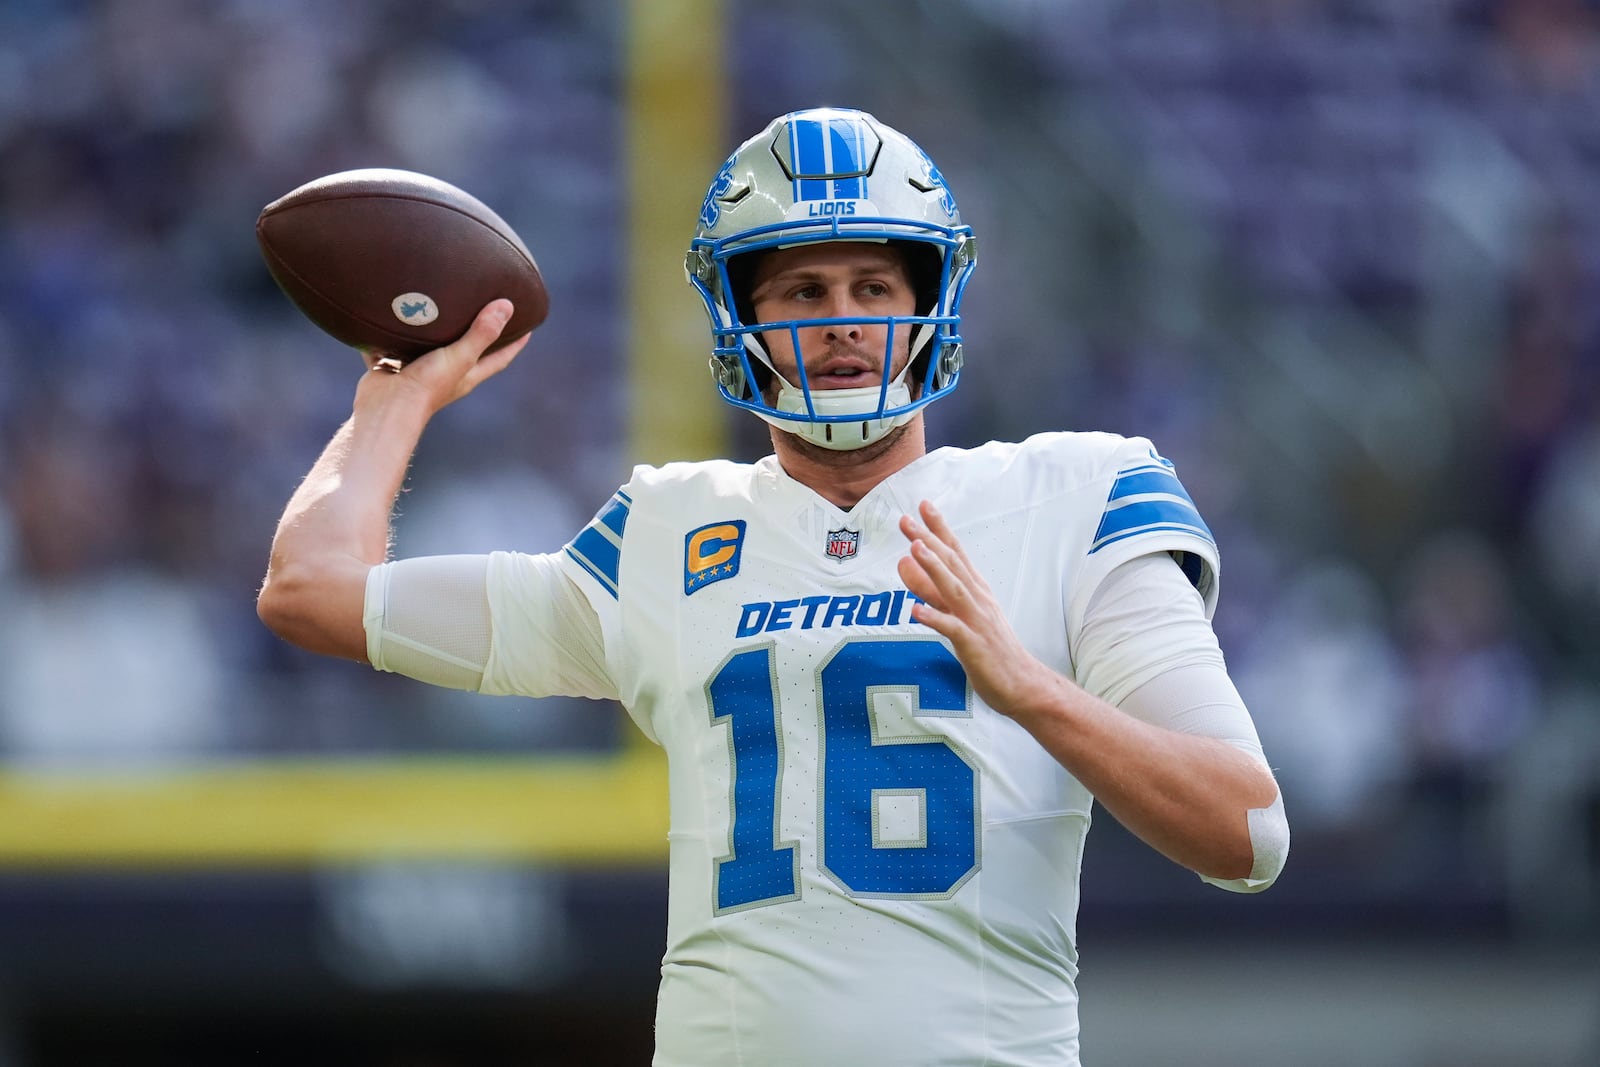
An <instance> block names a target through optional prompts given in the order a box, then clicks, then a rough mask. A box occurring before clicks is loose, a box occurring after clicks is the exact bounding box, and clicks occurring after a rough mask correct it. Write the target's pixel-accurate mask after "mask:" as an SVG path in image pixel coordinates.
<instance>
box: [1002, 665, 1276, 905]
mask: <svg viewBox="0 0 1600 1067" xmlns="http://www.w3.org/2000/svg"><path fill="white" fill-rule="evenodd" d="M1036 670H1037V677H1036V679H1035V681H1034V684H1033V685H1032V686H1030V687H1029V688H1030V691H1029V694H1028V695H1027V696H1026V697H1024V698H1022V699H1020V700H1018V701H1016V702H1015V703H1014V704H1013V705H1012V706H1011V707H1008V708H1004V709H1000V710H1002V711H1004V712H1006V713H1007V714H1009V715H1010V716H1011V717H1012V718H1014V719H1016V720H1017V722H1018V723H1019V724H1021V725H1022V726H1023V728H1025V729H1026V730H1027V731H1028V732H1029V733H1031V734H1032V735H1033V736H1034V738H1035V739H1037V740H1038V742H1039V744H1040V745H1041V746H1043V747H1044V749H1045V750H1046V751H1047V752H1049V753H1050V754H1051V755H1052V756H1053V757H1054V758H1055V759H1056V761H1057V762H1059V763H1060V764H1061V765H1062V766H1063V767H1065V768H1066V769H1067V770H1068V771H1069V772H1070V773H1071V774H1072V775H1073V777H1075V778H1077V779H1078V780H1079V781H1080V782H1082V783H1083V784H1084V786H1085V788H1087V789H1088V790H1089V791H1090V792H1091V793H1093V794H1094V796H1095V799H1096V800H1098V801H1099V802H1100V803H1101V805H1103V806H1104V807H1105V809H1106V810H1107V811H1108V812H1110V813H1111V814H1112V816H1113V817H1115V818H1116V819H1117V821H1118V822H1120V823H1122V824H1123V825H1124V826H1126V827H1127V828H1128V829H1129V830H1130V831H1132V832H1133V833H1134V834H1135V835H1137V836H1138V837H1139V838H1140V839H1141V840H1143V841H1144V842H1146V843H1147V844H1149V845H1150V846H1151V847H1153V848H1155V849H1156V850H1157V851H1159V852H1160V853H1161V854H1162V855H1164V856H1166V857H1167V858H1168V859H1171V860H1173V861H1174V862H1176V863H1179V864H1182V865H1183V866H1185V867H1188V868H1189V869H1191V870H1193V871H1195V872H1197V873H1199V874H1203V875H1207V876H1209V877H1211V878H1217V879H1230V880H1231V879H1240V878H1246V877H1249V876H1250V874H1251V871H1252V868H1253V867H1254V865H1255V849H1254V845H1253V843H1252V840H1251V834H1250V825H1249V812H1250V811H1251V810H1252V809H1260V808H1267V807H1270V806H1271V805H1272V803H1273V801H1274V800H1275V799H1276V797H1277V784H1276V783H1275V782H1274V781H1273V778H1272V775H1271V773H1270V772H1269V771H1268V770H1267V768H1266V767H1265V766H1264V765H1263V764H1262V763H1260V762H1259V761H1258V760H1256V759H1254V758H1253V757H1251V756H1249V755H1247V754H1246V753H1244V752H1242V751H1240V750H1239V749H1237V748H1234V747H1233V746H1231V745H1229V744H1227V743H1226V742H1224V741H1220V740H1218V739H1216V738H1212V737H1201V736H1195V735H1191V734H1182V733H1178V732H1176V731H1174V730H1168V729H1166V728H1164V727H1161V726H1155V725H1152V724H1150V723H1146V722H1142V721H1140V720H1138V719H1136V718H1134V717H1133V716H1131V715H1128V714H1126V713H1125V712H1123V711H1121V710H1119V709H1118V708H1116V707H1114V706H1113V705H1111V704H1108V703H1107V702H1105V701H1103V700H1101V699H1099V698H1097V697H1094V696H1092V695H1090V694H1089V693H1087V692H1085V691H1084V690H1083V689H1081V688H1079V687H1078V686H1077V685H1075V684H1074V683H1073V682H1071V681H1070V680H1069V679H1067V678H1064V677H1062V676H1061V675H1059V674H1057V673H1056V672H1054V671H1051V670H1049V669H1048V668H1047V667H1045V666H1044V665H1043V664H1039V665H1038V666H1037V668H1036Z"/></svg>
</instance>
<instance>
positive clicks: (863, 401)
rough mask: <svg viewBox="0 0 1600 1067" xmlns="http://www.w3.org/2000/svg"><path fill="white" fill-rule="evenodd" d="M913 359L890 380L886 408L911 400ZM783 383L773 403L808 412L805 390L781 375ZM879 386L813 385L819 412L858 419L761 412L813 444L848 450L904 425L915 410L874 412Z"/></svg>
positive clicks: (813, 402) (779, 407)
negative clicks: (879, 414)
mask: <svg viewBox="0 0 1600 1067" xmlns="http://www.w3.org/2000/svg"><path fill="white" fill-rule="evenodd" d="M911 363H912V361H911V360H907V361H906V365H905V366H904V367H902V368H901V369H900V373H899V374H898V375H896V376H895V379H894V381H892V382H890V383H889V388H888V390H887V391H886V392H885V393H884V395H883V400H882V404H883V408H884V410H887V411H892V410H894V409H895V408H899V407H904V406H906V405H907V404H909V403H911V387H910V386H908V385H907V384H906V382H905V377H906V372H907V371H909V370H910V369H911ZM778 381H779V382H780V383H782V384H780V385H779V387H778V402H777V403H776V404H775V405H773V406H774V408H775V409H776V410H778V411H784V412H793V413H794V414H797V415H803V414H806V413H807V407H806V394H805V392H804V390H801V389H797V388H795V387H794V386H792V385H790V384H789V383H788V381H786V380H785V379H783V378H782V377H779V378H778ZM878 396H879V394H878V387H877V386H876V385H868V386H865V387H863V388H860V389H813V390H812V391H811V410H814V411H815V412H816V413H817V414H818V415H860V416H861V421H859V422H854V421H850V422H796V421H791V420H789V419H781V418H778V417H776V416H773V415H766V414H762V415H761V417H762V418H763V419H766V420H767V421H768V422H770V423H771V424H772V425H774V426H776V427H777V428H778V429H780V430H785V431H787V432H788V433H792V434H794V435H795V436H796V437H801V438H804V439H805V440H807V441H810V442H811V443H812V444H814V445H818V446H820V447H822V448H828V449H832V450H833V451H835V452H847V451H850V450H851V449H856V448H862V447H864V446H866V445H870V444H871V443H872V442H874V441H876V440H879V439H880V438H882V437H883V436H884V435H885V434H887V433H888V432H889V431H890V430H892V429H894V428H895V427H896V426H904V425H905V424H906V423H908V422H910V421H911V419H912V417H913V416H914V415H915V414H916V412H913V411H908V412H905V413H904V414H901V415H893V416H890V417H887V418H876V417H874V416H873V413H874V412H876V411H877V410H878V404H879V399H878Z"/></svg>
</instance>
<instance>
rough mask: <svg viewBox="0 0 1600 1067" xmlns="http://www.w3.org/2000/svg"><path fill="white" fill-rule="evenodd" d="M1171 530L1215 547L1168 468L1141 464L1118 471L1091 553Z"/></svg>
mask: <svg viewBox="0 0 1600 1067" xmlns="http://www.w3.org/2000/svg"><path fill="white" fill-rule="evenodd" d="M1160 530H1171V531H1177V532H1180V533H1187V534H1192V535H1194V536H1195V537H1199V538H1202V539H1204V540H1206V541H1209V542H1211V543H1212V544H1213V545H1214V544H1216V539H1215V538H1214V537H1212V535H1211V529H1210V527H1208V526H1207V525H1206V524H1205V520H1204V519H1202V518H1201V517H1200V512H1199V510H1198V509H1197V508H1196V507H1195V506H1194V501H1193V500H1191V499H1190V498H1189V494H1188V493H1187V492H1185V491H1184V488H1183V483H1181V482H1179V481H1178V478H1177V475H1175V474H1173V473H1172V470H1171V468H1170V466H1167V465H1164V464H1163V465H1153V464H1145V465H1141V466H1138V467H1130V468H1128V469H1127V470H1124V471H1121V472H1120V473H1119V474H1118V475H1117V479H1116V481H1115V482H1113V483H1112V485H1111V492H1110V494H1109V495H1108V496H1107V498H1106V510H1105V513H1104V514H1103V515H1101V517H1100V526H1099V527H1098V528H1097V529H1096V530H1095V532H1094V544H1092V545H1091V546H1090V547H1089V551H1090V552H1091V553H1094V552H1098V551H1099V550H1100V549H1102V548H1104V547H1105V546H1106V545H1109V544H1114V543H1115V542H1117V541H1121V540H1123V539H1124V538H1128V537H1133V536H1135V535H1137V534H1144V533H1154V532H1156V531H1160Z"/></svg>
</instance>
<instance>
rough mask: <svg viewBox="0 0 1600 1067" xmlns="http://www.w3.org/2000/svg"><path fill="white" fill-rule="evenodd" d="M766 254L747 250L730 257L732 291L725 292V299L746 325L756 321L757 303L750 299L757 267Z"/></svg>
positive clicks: (729, 279)
mask: <svg viewBox="0 0 1600 1067" xmlns="http://www.w3.org/2000/svg"><path fill="white" fill-rule="evenodd" d="M765 254H766V253H764V252H746V253H745V254H744V255H741V256H730V257H729V258H728V288H729V289H731V290H732V292H730V293H727V294H725V299H727V301H728V306H729V307H731V308H733V313H734V314H735V315H737V316H739V321H740V322H741V323H743V324H744V325H746V326H748V325H750V324H751V323H753V322H755V321H756V305H755V301H753V300H751V299H750V294H751V291H752V290H753V289H754V287H755V279H756V267H757V265H759V264H760V262H761V258H762V257H763V256H764V255H765Z"/></svg>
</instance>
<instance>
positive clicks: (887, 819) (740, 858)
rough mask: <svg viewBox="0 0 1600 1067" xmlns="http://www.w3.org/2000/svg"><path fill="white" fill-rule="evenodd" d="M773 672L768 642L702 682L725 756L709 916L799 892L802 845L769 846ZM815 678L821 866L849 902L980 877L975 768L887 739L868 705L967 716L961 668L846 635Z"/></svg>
mask: <svg viewBox="0 0 1600 1067" xmlns="http://www.w3.org/2000/svg"><path fill="white" fill-rule="evenodd" d="M775 667H776V658H775V650H774V648H773V646H772V645H763V646H761V647H758V648H750V649H746V650H744V651H741V652H736V653H734V654H733V655H731V656H729V657H728V658H727V659H726V660H724V661H723V663H722V665H721V666H720V667H718V668H717V671H716V673H715V674H713V675H712V677H711V680H710V681H709V682H708V683H707V685H706V691H707V693H709V694H710V698H711V725H712V727H713V728H720V727H722V726H723V725H724V724H726V726H727V728H728V732H729V748H730V752H731V755H732V761H733V768H732V773H733V786H732V788H731V789H730V790H729V797H730V801H731V804H732V808H731V811H730V813H729V823H730V827H729V831H728V851H727V854H726V855H725V856H724V858H722V859H719V860H717V861H716V872H715V877H714V879H713V883H714V885H715V894H716V903H715V907H716V911H717V912H718V913H719V914H720V913H722V912H727V911H735V910H742V909H745V908H753V907H760V906H762V905H766V904H776V903H779V902H781V901H786V900H795V899H797V898H798V897H799V895H800V871H799V864H800V859H799V855H798V850H797V848H796V846H795V845H793V844H784V843H783V842H782V841H780V840H779V822H778V819H779V810H778V801H779V797H780V795H781V792H782V778H783V773H784V767H783V745H782V744H781V742H780V739H781V737H782V723H781V714H780V706H779V700H778V684H777V675H776V672H775ZM817 679H818V689H817V700H816V706H817V709H818V711H817V714H818V716H819V727H820V728H819V730H818V733H817V736H818V745H819V746H820V748H821V759H820V760H819V761H818V763H819V764H820V766H821V781H820V782H819V783H818V798H817V801H818V803H817V811H818V826H817V863H818V866H819V867H820V868H821V870H822V872H823V873H824V874H826V875H827V876H828V877H829V878H831V879H832V880H833V881H834V882H835V883H836V884H837V885H839V886H840V888H842V889H843V890H844V891H845V892H846V893H847V894H849V895H851V896H870V897H898V898H906V899H940V898H943V897H948V896H949V895H951V894H952V893H954V892H955V891H956V890H957V889H959V888H960V887H961V886H962V885H963V884H964V883H965V882H966V881H967V879H968V878H970V877H972V875H973V874H974V873H975V872H976V871H977V870H978V865H979V849H978V841H979V820H980V813H979V810H978V770H977V767H976V765H975V764H974V763H973V761H972V760H970V759H969V758H968V757H967V755H966V754H965V753H964V752H962V751H961V749H960V748H958V747H957V746H956V745H955V744H954V743H953V742H951V741H950V740H949V739H947V738H945V737H942V736H939V735H936V734H931V733H919V734H901V735H892V734H887V733H885V732H884V731H883V730H882V729H881V724H880V721H879V720H880V715H879V711H878V708H877V706H876V705H877V702H878V701H879V700H881V699H884V698H887V697H892V696H896V695H898V696H900V697H901V699H902V700H906V701H909V703H910V708H911V714H912V716H913V717H914V718H920V717H946V718H949V717H961V718H970V717H971V715H972V711H971V709H970V707H969V702H968V697H967V675H966V672H965V671H964V670H963V669H962V667H961V664H960V662H959V661H958V660H957V659H956V657H955V655H954V654H953V653H952V652H951V651H950V650H949V649H948V648H947V647H946V646H945V645H944V644H943V643H941V642H940V641H937V640H934V639H932V638H926V637H908V638H898V639H896V638H875V639H866V638H853V639H849V640H846V641H844V642H843V643H842V644H840V645H839V647H838V648H836V649H834V651H833V652H832V653H831V654H830V655H829V656H828V658H827V659H826V660H825V661H824V663H823V666H822V669H821V670H820V671H818V672H817ZM891 822H892V823H894V824H895V832H893V833H890V832H888V831H887V829H886V824H888V823H891ZM908 826H909V832H908V830H907V827H908Z"/></svg>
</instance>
